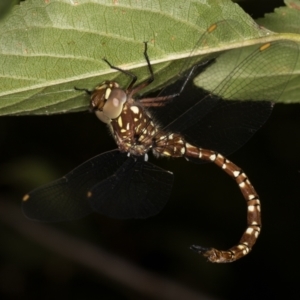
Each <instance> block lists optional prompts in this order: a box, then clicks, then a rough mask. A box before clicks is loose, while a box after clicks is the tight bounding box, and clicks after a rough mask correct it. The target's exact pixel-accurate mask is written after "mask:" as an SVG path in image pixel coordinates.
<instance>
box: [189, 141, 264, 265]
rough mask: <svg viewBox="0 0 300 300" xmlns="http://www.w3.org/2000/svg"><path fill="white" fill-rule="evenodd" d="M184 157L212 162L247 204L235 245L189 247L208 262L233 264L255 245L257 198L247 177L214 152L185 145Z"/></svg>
mask: <svg viewBox="0 0 300 300" xmlns="http://www.w3.org/2000/svg"><path fill="white" fill-rule="evenodd" d="M185 156H187V157H188V156H190V157H198V158H200V159H203V160H208V161H212V162H214V163H215V164H216V165H217V166H219V167H220V168H222V169H223V170H224V171H225V172H226V173H227V174H228V175H229V176H231V177H232V178H234V179H235V181H236V183H237V184H238V186H239V188H240V190H241V192H242V194H243V196H244V198H245V200H246V203H247V229H246V230H245V232H244V233H243V235H242V237H241V239H240V241H239V243H238V244H237V245H235V246H233V247H231V248H230V249H228V250H218V249H215V248H204V247H201V246H196V245H193V246H191V249H192V250H195V251H196V252H198V253H199V254H202V255H203V256H205V257H207V259H208V260H209V261H211V262H216V263H227V262H233V261H235V260H237V259H239V258H241V257H243V256H245V255H247V254H248V253H249V252H250V251H251V249H252V247H253V245H254V244H255V242H256V240H257V238H258V236H259V233H260V229H261V208H260V201H259V197H258V195H257V193H256V191H255V189H254V187H253V186H252V184H251V183H250V181H249V179H248V177H247V175H246V174H245V173H244V172H243V171H242V169H240V168H239V167H238V166H236V165H235V164H234V163H232V162H231V161H229V160H228V159H226V158H225V157H224V156H222V155H221V154H219V153H217V152H215V151H211V150H206V149H201V148H197V147H194V146H192V145H190V144H186V153H185Z"/></svg>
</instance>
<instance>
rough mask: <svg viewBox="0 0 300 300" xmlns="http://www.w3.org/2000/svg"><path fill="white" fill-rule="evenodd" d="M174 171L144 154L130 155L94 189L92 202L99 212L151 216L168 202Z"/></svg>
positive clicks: (114, 215) (118, 217) (91, 192)
mask: <svg viewBox="0 0 300 300" xmlns="http://www.w3.org/2000/svg"><path fill="white" fill-rule="evenodd" d="M172 185H173V174H172V173H171V172H168V171H166V170H163V169H161V168H159V167H157V166H155V165H153V164H151V163H148V162H145V161H144V160H143V158H142V157H140V158H133V157H130V158H128V159H127V161H126V162H125V163H124V164H123V165H122V166H121V167H120V168H119V169H118V171H117V172H115V173H114V174H113V175H112V176H110V177H108V178H106V179H105V180H102V181H101V182H99V183H97V184H96V185H95V186H93V187H92V188H91V190H90V197H89V201H90V205H91V207H92V208H93V209H94V210H95V211H97V212H98V213H101V214H104V215H107V216H109V217H113V218H117V219H129V218H147V217H150V216H153V215H155V214H157V213H159V212H160V211H161V210H162V209H163V207H164V206H165V205H166V203H167V201H168V199H169V196H170V193H171V189H172Z"/></svg>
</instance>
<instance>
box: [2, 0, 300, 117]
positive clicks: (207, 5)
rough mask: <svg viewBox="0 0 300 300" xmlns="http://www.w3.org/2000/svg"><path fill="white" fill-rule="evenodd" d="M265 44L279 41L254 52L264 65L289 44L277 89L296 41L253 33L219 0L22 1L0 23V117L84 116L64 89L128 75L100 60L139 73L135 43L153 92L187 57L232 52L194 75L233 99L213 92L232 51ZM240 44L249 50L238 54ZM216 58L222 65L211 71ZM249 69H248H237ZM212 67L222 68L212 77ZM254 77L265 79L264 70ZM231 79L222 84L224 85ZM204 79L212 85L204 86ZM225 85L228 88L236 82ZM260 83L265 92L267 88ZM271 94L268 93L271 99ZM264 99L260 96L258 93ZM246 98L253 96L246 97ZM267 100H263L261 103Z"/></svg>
mask: <svg viewBox="0 0 300 300" xmlns="http://www.w3.org/2000/svg"><path fill="white" fill-rule="evenodd" d="M275 40H277V41H278V42H276V43H277V44H276V45H279V46H275V48H277V49H279V48H280V49H281V50H280V51H279V50H278V51H277V52H276V51H273V50H272V51H269V53H270V52H271V54H272V53H273V54H272V55H263V56H260V57H263V59H261V60H265V59H267V60H269V62H266V63H265V65H266V66H271V65H272V64H274V63H275V62H276V61H277V60H278V59H281V56H282V55H281V51H285V50H286V47H288V48H291V49H292V50H291V53H292V54H291V56H292V58H291V59H290V61H289V62H288V67H286V69H287V70H286V73H287V74H288V76H291V74H292V73H293V75H292V76H293V78H292V79H293V80H292V81H291V80H290V79H289V80H287V76H285V79H282V80H279V82H284V84H283V85H285V83H286V82H287V81H288V82H299V69H300V66H299V60H297V59H298V54H299V41H300V37H299V35H297V34H273V33H272V32H270V31H268V30H266V29H264V28H260V27H259V26H257V25H256V23H254V22H253V20H252V19H251V18H250V17H249V16H248V15H247V14H245V13H244V12H243V11H242V9H241V8H240V7H239V6H238V5H236V4H233V3H232V2H231V1H229V0H194V1H192V0H190V1H184V0H179V1H171V0H153V1H129V0H128V1H125V0H119V1H110V0H109V1H108V0H107V1H105V0H93V1H92V0H76V1H75V0H74V1H70V0H46V1H40V0H27V1H25V2H22V3H21V4H20V5H18V6H16V7H15V8H14V10H13V11H12V13H11V14H10V15H9V16H7V17H6V19H5V20H4V21H3V22H1V23H0V65H1V67H0V76H1V85H0V114H2V115H7V114H16V115H20V114H52V113H62V112H73V111H81V110H86V109H87V108H88V102H89V101H88V97H86V95H85V94H84V93H83V92H79V91H76V90H75V89H74V87H78V88H87V89H93V88H94V87H95V86H96V85H98V84H99V83H100V82H102V81H103V80H111V79H116V80H117V81H118V82H119V83H120V84H121V85H122V86H123V85H124V86H126V84H128V80H129V79H128V78H126V76H124V75H123V74H119V73H118V72H116V71H114V70H112V69H110V68H109V67H108V65H107V64H106V63H104V62H103V60H102V58H103V57H106V58H107V59H108V60H109V61H110V62H111V63H112V64H113V65H116V66H118V67H121V68H124V69H127V70H131V71H134V73H136V74H137V76H138V78H139V79H140V81H142V80H143V79H145V78H146V77H147V76H148V70H147V67H146V63H145V60H144V57H143V47H144V45H143V41H148V42H149V43H148V48H149V52H148V54H149V56H150V59H151V63H152V65H153V68H154V72H155V76H156V80H155V82H154V83H153V84H151V86H149V88H148V89H147V90H145V92H146V91H150V90H154V89H156V88H157V87H158V86H163V84H164V83H165V82H167V81H169V80H170V78H172V77H174V76H175V75H176V74H178V73H179V72H180V71H182V70H183V69H184V68H187V67H189V66H190V65H191V64H193V63H195V62H196V61H199V60H201V59H203V58H205V57H208V56H209V57H211V56H213V57H215V56H218V55H219V54H220V53H223V52H224V51H226V50H229V49H235V50H232V51H233V52H232V51H228V52H227V53H233V54H231V57H230V54H227V53H225V54H226V55H229V57H228V58H226V55H221V56H220V61H219V59H218V61H217V63H215V64H214V65H213V66H212V67H211V68H208V70H207V71H210V72H211V74H212V75H205V74H208V73H207V71H206V72H205V73H203V75H202V76H205V78H207V80H206V81H207V82H208V85H207V84H205V82H200V83H199V84H200V85H201V86H203V87H204V88H206V89H209V90H214V91H215V92H216V93H218V92H219V93H220V95H221V96H222V92H224V90H225V92H226V90H227V94H226V93H225V96H224V97H226V95H228V91H230V92H229V95H231V94H235V93H234V92H233V91H232V90H233V89H231V90H228V89H226V88H218V86H219V83H220V81H222V80H223V78H224V77H226V76H227V75H226V74H229V72H230V70H232V69H234V68H235V67H236V66H237V64H238V63H237V62H236V57H237V56H236V55H237V54H238V55H239V57H240V58H242V57H244V58H245V57H247V55H249V54H247V52H244V51H241V50H243V49H244V48H245V47H247V49H246V50H247V51H250V52H249V53H254V52H255V51H256V52H257V51H258V50H256V49H258V47H259V46H258V44H262V43H268V42H270V43H274V41H275ZM280 40H285V41H286V42H279V41H280ZM285 43H287V45H288V46H285ZM273 45H274V44H272V46H273ZM250 46H251V47H252V48H251V49H248V48H249V47H250ZM270 49H274V47H271V48H270ZM253 51H254V52H253ZM256 52H255V53H256ZM265 53H267V52H265ZM232 55H233V56H232ZM250 55H252V57H254V58H255V59H257V57H259V55H258V54H257V55H253V54H250ZM223 57H225V58H223ZM222 59H223V61H225V64H223V66H222V67H220V66H221V65H220V62H222ZM240 61H241V60H240ZM258 61H259V59H258ZM228 62H231V63H228ZM227 65H228V66H229V68H227V67H226V66H227ZM250 65H251V64H250V63H248V64H246V67H247V68H249V66H250ZM218 66H219V67H218ZM216 67H217V69H219V70H221V71H222V72H220V71H218V72H219V73H215V71H214V68H216ZM282 67H285V63H284V60H283V59H281V64H280V70H279V69H275V71H277V72H278V71H280V72H279V73H280V74H279V77H282V76H284V75H282V72H283V70H281V69H282ZM247 68H245V72H246V73H245V74H248V76H249V74H250V75H252V76H253V77H256V78H257V77H258V78H259V76H261V75H257V72H256V70H254V69H252V70H251V71H247ZM272 70H273V69H272ZM263 71H264V72H263V74H265V73H266V70H265V69H264V70H263ZM247 72H248V73H247ZM236 75H238V76H240V75H241V74H236ZM212 76H213V77H212ZM238 76H237V77H238ZM274 76H275V77H276V76H277V74H273V78H271V80H273V81H274ZM233 79H234V77H231V78H230V80H228V79H227V85H228V84H229V83H231V82H232V80H233ZM211 82H215V84H214V85H213V86H212V87H210V83H211ZM275 82H278V80H277V79H276V80H275ZM223 86H224V85H223ZM234 86H235V87H236V88H237V89H238V86H237V84H235V85H233V87H234ZM265 87H268V85H267V83H266V84H265ZM284 87H285V86H284ZM288 88H289V90H291V91H292V94H294V96H293V99H292V100H290V101H296V100H295V99H298V101H299V99H300V97H299V87H298V89H295V87H294V85H292V86H291V87H290V84H289V86H288ZM265 89H266V88H265ZM278 90H280V89H278ZM285 90H287V89H285ZM248 92H251V89H248V91H247V93H248ZM281 92H282V91H281ZM284 94H285V93H284ZM235 95H236V96H237V94H235ZM280 95H281V94H280ZM280 95H277V94H276V95H275V96H276V97H278V98H279V96H280ZM264 96H266V97H267V96H268V95H267V94H266V93H265V94H264ZM246 98H248V99H249V98H253V97H252V96H251V95H249V94H248V95H246ZM269 98H272V96H270V97H267V98H266V99H269ZM240 99H242V98H240ZM260 100H265V99H260ZM271 100H277V99H271Z"/></svg>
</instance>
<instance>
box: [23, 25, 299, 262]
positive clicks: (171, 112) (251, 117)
mask: <svg viewBox="0 0 300 300" xmlns="http://www.w3.org/2000/svg"><path fill="white" fill-rule="evenodd" d="M213 26H214V28H215V27H216V25H215V24H214V25H213ZM211 31H212V30H210V29H208V31H207V32H209V33H210V32H211ZM202 40H204V39H202ZM277 45H280V44H279V43H278V44H276V43H274V44H272V43H266V44H264V45H261V46H258V47H256V48H255V49H254V50H253V51H252V52H251V53H250V54H249V55H248V56H247V57H246V58H245V59H244V60H243V61H242V62H241V63H239V64H238V65H237V66H236V67H235V68H234V69H233V71H232V72H231V73H230V74H229V75H228V76H227V77H225V79H224V80H223V81H222V82H221V83H220V84H218V85H217V87H215V88H214V89H213V90H212V91H210V92H206V93H205V95H204V96H203V97H199V96H198V95H199V94H197V93H194V95H193V96H186V92H189V90H190V89H191V86H192V85H193V80H194V79H195V77H196V76H197V75H198V74H199V73H200V72H199V69H201V71H203V69H206V68H210V66H211V64H214V62H211V60H209V61H205V62H204V63H203V62H200V63H197V64H195V65H193V66H191V67H190V68H188V70H186V71H184V72H182V75H181V77H180V79H179V80H177V81H176V82H175V83H172V84H170V85H169V86H168V87H166V88H165V89H163V91H162V92H161V93H159V94H158V96H155V97H140V98H138V97H137V96H136V95H137V94H139V93H140V92H142V91H143V89H145V88H146V87H147V86H149V85H150V84H151V83H152V82H153V81H154V79H155V76H154V72H153V68H152V65H151V63H150V59H149V56H148V44H147V42H145V43H144V58H145V61H146V63H147V68H148V72H149V77H148V78H147V79H146V80H145V81H143V82H141V83H139V84H136V82H137V79H138V78H137V76H136V75H135V74H133V73H132V72H130V71H128V70H124V69H121V68H119V67H116V66H114V65H112V64H111V63H110V62H109V61H108V60H107V59H104V61H105V62H106V63H107V64H108V65H109V66H110V68H112V69H114V70H117V71H118V72H121V73H123V74H125V75H126V76H128V77H129V78H130V83H129V85H128V86H127V87H126V88H122V87H120V85H119V84H118V83H117V82H115V81H110V80H106V81H104V82H102V83H101V84H99V85H98V86H97V87H96V88H95V89H94V90H93V91H89V90H87V89H77V90H84V91H85V92H86V93H87V94H89V96H90V110H91V111H92V112H94V113H95V115H96V116H97V117H98V118H99V120H100V121H101V122H103V123H105V124H106V125H107V126H108V128H109V129H110V131H111V133H112V136H113V138H114V140H115V142H116V144H117V146H118V149H115V150H112V151H108V152H105V153H102V154H99V155H97V156H95V157H93V158H91V159H90V160H88V161H86V162H84V163H83V164H81V165H80V166H78V167H77V168H75V169H74V170H72V171H71V172H69V173H68V174H66V175H65V176H64V177H62V178H60V179H58V180H56V181H54V182H51V183H49V184H46V185H44V186H41V187H39V188H37V189H35V190H33V191H31V192H29V193H28V194H26V195H25V196H24V197H23V201H22V209H23V212H24V213H25V215H26V216H27V217H28V218H30V219H34V220H39V221H48V222H54V221H55V222H57V221H68V220H74V219H79V218H82V217H84V216H86V215H88V214H91V213H93V212H98V213H101V214H104V215H107V216H110V217H112V218H118V219H129V218H147V217H150V216H153V215H155V214H157V213H159V212H160V211H161V210H162V209H163V207H164V206H165V205H166V203H167V201H168V199H169V197H170V193H171V190H172V186H173V181H174V176H173V174H172V173H171V172H169V171H167V170H164V169H162V168H159V167H158V166H156V165H154V164H152V163H150V162H149V161H148V153H149V152H152V153H153V154H154V156H156V157H174V158H185V159H186V160H188V161H192V162H195V163H201V162H211V163H214V164H215V165H216V166H218V167H219V168H220V169H221V170H222V171H224V172H225V173H227V174H228V175H229V176H230V177H232V178H233V179H234V181H235V182H236V183H237V185H238V187H239V189H240V191H241V193H242V195H243V198H244V199H245V201H246V206H247V228H246V230H245V231H244V233H243V234H242V237H241V238H240V240H239V242H238V243H237V244H236V245H234V246H232V247H230V248H229V249H227V250H219V249H216V248H213V247H202V246H198V245H192V246H191V249H192V250H194V251H196V252H198V253H199V254H201V255H203V256H204V257H206V258H207V259H208V260H209V261H211V262H215V263H228V262H233V261H236V260H237V259H240V258H242V257H244V256H245V255H247V254H248V253H249V252H250V251H251V250H252V247H253V246H254V244H255V242H256V240H257V238H258V236H259V234H260V231H261V205H260V199H259V196H258V194H257V192H256V191H255V189H254V187H253V185H252V184H251V182H250V180H249V178H248V176H247V175H246V174H245V172H244V171H243V170H242V169H241V168H240V167H238V166H237V165H235V164H234V163H233V162H231V161H230V160H228V159H227V158H226V157H225V156H224V155H226V156H227V155H228V154H230V153H232V152H233V151H235V150H236V149H238V148H239V147H240V146H241V145H243V144H244V143H245V142H246V141H247V140H248V139H249V138H250V137H251V136H252V135H253V134H254V133H255V132H256V131H257V130H258V129H259V128H260V127H261V126H262V125H263V124H264V122H265V121H266V119H267V118H268V117H269V115H270V113H271V111H272V108H273V104H272V102H267V101H243V102H241V101H225V100H223V99H222V98H221V97H220V96H218V95H219V94H222V92H227V94H229V95H228V98H230V96H233V94H234V93H233V92H231V90H230V89H231V87H232V85H233V84H234V83H235V80H234V79H233V78H234V75H236V74H240V73H241V70H244V69H246V67H248V66H250V65H251V64H253V63H254V62H256V65H257V66H260V67H262V68H267V65H266V64H267V60H266V59H265V57H266V56H265V55H267V53H272V51H275V50H276V49H278V46H277ZM273 49H275V50H273ZM213 61H214V60H213ZM291 65H293V64H291ZM287 81H288V79H287V78H285V79H284V80H282V88H280V89H278V90H279V92H278V93H277V96H279V95H280V93H281V92H282V91H283V89H284V87H285V85H286V83H287ZM262 82H263V81H262ZM178 86H179V89H178ZM249 86H251V80H250V79H249V80H247V78H246V80H244V81H243V84H242V85H241V86H240V89H241V90H243V89H247V88H249ZM176 88H177V89H178V91H177V92H174V89H176ZM220 152H222V154H220ZM215 184H216V185H217V183H215Z"/></svg>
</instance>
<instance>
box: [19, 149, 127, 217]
mask: <svg viewBox="0 0 300 300" xmlns="http://www.w3.org/2000/svg"><path fill="white" fill-rule="evenodd" d="M126 160H127V156H126V154H122V153H120V152H119V150H114V151H110V152H106V153H103V154H100V155H97V156H95V157H93V158H91V159H90V160H88V161H86V162H84V163H83V164H81V165H80V166H78V167H77V168H75V169H74V170H72V171H71V172H70V173H68V174H67V175H65V176H64V177H62V178H60V179H58V180H56V181H53V182H51V183H49V184H46V185H44V186H41V187H39V188H37V189H35V190H33V191H32V192H30V193H28V194H27V195H26V196H25V197H24V199H23V203H22V209H23V212H24V214H25V215H26V216H27V217H28V218H30V219H34V220H39V221H45V222H58V221H67V220H74V219H79V218H82V217H84V216H86V215H88V214H90V213H92V212H93V209H92V208H91V207H90V204H89V202H88V200H87V192H88V190H89V189H90V188H91V187H92V186H94V185H95V184H96V183H97V182H99V181H101V180H104V179H105V178H107V177H109V176H111V175H112V174H114V173H115V172H116V170H118V168H120V166H121V165H122V164H123V163H124V162H125V161H126Z"/></svg>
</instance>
